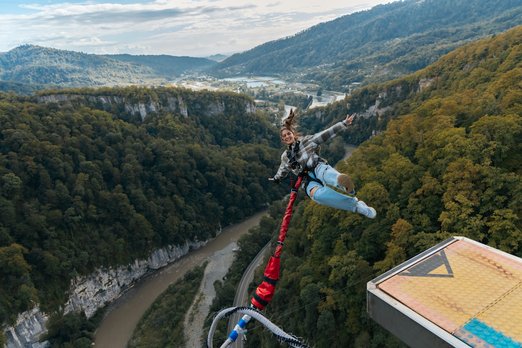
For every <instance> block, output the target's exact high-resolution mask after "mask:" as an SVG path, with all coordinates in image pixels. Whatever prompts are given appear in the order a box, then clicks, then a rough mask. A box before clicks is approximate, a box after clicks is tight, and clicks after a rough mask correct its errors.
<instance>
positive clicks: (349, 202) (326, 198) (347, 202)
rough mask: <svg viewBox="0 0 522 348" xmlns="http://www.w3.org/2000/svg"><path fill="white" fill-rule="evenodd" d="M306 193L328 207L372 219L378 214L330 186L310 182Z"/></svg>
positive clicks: (354, 198)
mask: <svg viewBox="0 0 522 348" xmlns="http://www.w3.org/2000/svg"><path fill="white" fill-rule="evenodd" d="M306 193H307V194H308V196H309V197H310V198H312V200H313V201H315V202H316V203H319V204H321V205H325V206H327V207H331V208H335V209H342V210H347V211H351V212H353V213H359V214H361V215H364V216H366V217H369V218H370V219H373V218H375V216H377V212H376V211H375V209H373V208H372V207H369V206H367V205H366V203H364V202H363V201H360V200H358V199H357V198H356V197H350V196H347V195H343V194H341V193H339V192H337V191H335V190H333V189H331V188H329V187H328V186H323V185H321V184H320V183H318V182H317V181H310V182H309V183H308V186H307V187H306Z"/></svg>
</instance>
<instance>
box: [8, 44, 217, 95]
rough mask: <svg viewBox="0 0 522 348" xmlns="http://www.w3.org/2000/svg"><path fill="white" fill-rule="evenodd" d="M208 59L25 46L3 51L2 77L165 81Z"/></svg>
mask: <svg viewBox="0 0 522 348" xmlns="http://www.w3.org/2000/svg"><path fill="white" fill-rule="evenodd" d="M212 64H215V62H213V61H211V60H209V59H205V58H191V57H174V56H166V55H162V56H150V55H149V56H131V55H125V54H124V55H112V56H108V55H95V54H86V53H80V52H73V51H65V50H58V49H54V48H46V47H40V46H34V45H23V46H19V47H17V48H14V49H12V50H11V51H9V52H6V53H0V80H2V81H4V82H5V83H4V86H9V85H8V84H7V82H10V83H18V84H25V85H40V87H41V86H42V85H43V86H45V85H52V86H62V87H82V86H114V85H129V84H148V83H155V84H161V83H165V82H167V81H169V80H171V79H173V78H175V77H176V76H179V75H181V74H183V73H185V72H189V71H197V70H201V69H203V68H206V67H209V66H211V65H212Z"/></svg>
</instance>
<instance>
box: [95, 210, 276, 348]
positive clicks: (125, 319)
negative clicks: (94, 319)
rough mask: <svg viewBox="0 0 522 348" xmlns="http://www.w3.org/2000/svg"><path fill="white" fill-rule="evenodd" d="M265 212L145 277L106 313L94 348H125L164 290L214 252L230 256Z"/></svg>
mask: <svg viewBox="0 0 522 348" xmlns="http://www.w3.org/2000/svg"><path fill="white" fill-rule="evenodd" d="M265 214H266V212H260V213H257V214H255V215H254V216H252V217H250V218H248V219H246V220H245V221H243V222H241V223H238V224H235V225H232V226H229V227H226V228H224V229H223V232H222V233H221V234H220V235H219V236H217V237H216V238H214V239H213V240H211V241H209V242H208V243H207V244H206V245H205V246H203V247H201V248H200V249H198V250H195V251H192V252H190V253H189V254H187V255H186V256H184V257H183V258H181V259H180V260H178V261H176V262H173V263H172V264H170V265H168V266H166V267H164V268H163V269H161V270H159V271H157V272H155V273H153V274H151V275H150V276H147V277H145V278H143V279H141V280H140V281H138V282H137V283H136V285H135V286H134V287H133V288H132V289H130V290H129V291H127V292H126V293H125V294H124V295H122V296H121V297H120V298H119V299H117V300H116V301H114V303H112V304H111V305H109V308H108V310H107V314H106V315H105V317H104V319H103V320H102V322H101V324H100V327H99V328H98V330H97V331H96V335H95V347H97V348H125V347H126V345H127V342H128V341H129V339H130V338H131V336H132V332H133V331H134V328H135V327H136V325H137V324H138V321H139V320H140V318H141V316H142V315H143V314H144V313H145V311H146V310H147V309H148V308H149V307H150V305H151V304H152V303H153V302H154V300H155V299H156V298H157V297H158V296H159V295H160V294H161V293H162V292H163V291H165V290H166V289H167V287H168V286H169V285H170V284H172V283H173V282H175V281H177V280H178V279H180V278H182V277H183V276H184V275H185V273H186V272H187V271H189V270H191V269H193V268H194V267H195V266H197V265H200V264H202V263H203V262H204V261H205V260H206V259H208V258H209V257H211V256H212V255H214V254H215V253H216V252H217V251H220V250H227V252H232V250H231V248H227V247H229V245H230V244H233V243H236V242H237V241H238V239H239V237H241V236H242V235H243V234H245V233H246V232H248V230H249V229H250V228H252V227H254V226H257V225H258V224H259V221H260V220H261V217H263V216H264V215H265Z"/></svg>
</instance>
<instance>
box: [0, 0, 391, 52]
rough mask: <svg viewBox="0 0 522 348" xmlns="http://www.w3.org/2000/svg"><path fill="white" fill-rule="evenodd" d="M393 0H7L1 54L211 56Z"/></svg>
mask: <svg viewBox="0 0 522 348" xmlns="http://www.w3.org/2000/svg"><path fill="white" fill-rule="evenodd" d="M389 2H392V0H268V1H265V0H246V1H239V0H101V1H99V0H97V1H94V0H91V1H89V0H83V1H81V0H63V1H61V0H0V52H5V51H8V50H10V49H12V48H14V47H16V46H19V45H22V44H34V45H40V46H45V47H54V48H59V49H66V50H72V51H81V52H86V53H98V54H106V53H130V54H170V55H175V56H193V57H204V56H209V55H212V54H218V53H222V54H231V53H235V52H241V51H245V50H248V49H250V48H253V47H255V46H257V45H260V44H262V43H264V42H267V41H271V40H275V39H279V38H283V37H285V36H289V35H293V34H296V33H298V32H300V31H302V30H304V29H306V28H309V27H311V26H313V25H315V24H318V23H321V22H326V21H329V20H332V19H334V18H337V17H340V16H343V15H346V14H350V13H353V12H358V11H362V10H366V9H370V8H371V7H373V6H375V5H378V4H383V3H389Z"/></svg>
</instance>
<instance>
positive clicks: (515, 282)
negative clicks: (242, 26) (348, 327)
mask: <svg viewBox="0 0 522 348" xmlns="http://www.w3.org/2000/svg"><path fill="white" fill-rule="evenodd" d="M367 299H368V303H367V305H368V313H369V315H370V317H372V318H373V319H374V320H375V321H376V322H378V323H379V324H380V325H382V326H383V327H384V328H386V329H387V330H389V331H390V332H391V333H392V334H394V335H395V336H397V337H398V338H399V339H401V340H402V341H403V342H405V343H406V344H408V345H409V346H411V347H422V348H429V347H505V348H521V347H522V259H520V258H518V257H515V256H513V255H510V254H507V253H505V252H502V251H500V250H497V249H494V248H491V247H489V246H486V245H483V244H480V243H477V242H475V241H473V240H470V239H467V238H464V237H453V238H450V239H448V240H446V241H444V242H442V243H440V244H438V245H436V246H434V247H432V248H430V249H428V250H426V251H425V252H423V253H421V254H419V255H417V256H416V257H414V258H412V259H410V260H408V261H406V262H404V263H402V264H401V265H399V266H397V267H395V268H393V269H392V270H390V271H388V272H386V273H384V274H382V275H381V276H379V277H377V278H375V279H373V280H372V281H370V282H368V284H367Z"/></svg>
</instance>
